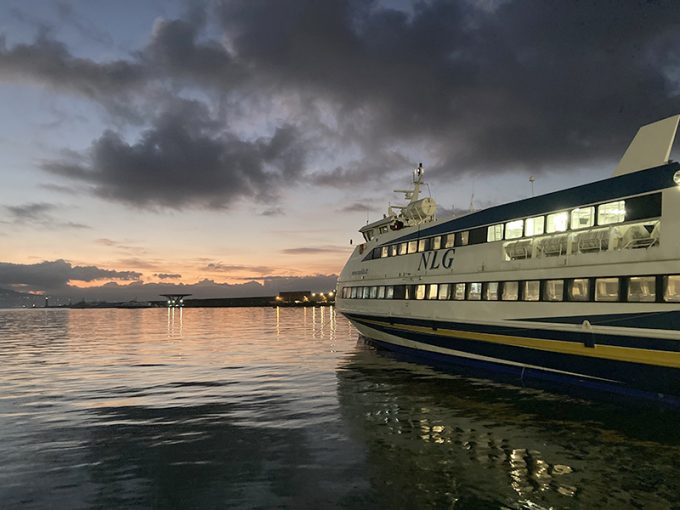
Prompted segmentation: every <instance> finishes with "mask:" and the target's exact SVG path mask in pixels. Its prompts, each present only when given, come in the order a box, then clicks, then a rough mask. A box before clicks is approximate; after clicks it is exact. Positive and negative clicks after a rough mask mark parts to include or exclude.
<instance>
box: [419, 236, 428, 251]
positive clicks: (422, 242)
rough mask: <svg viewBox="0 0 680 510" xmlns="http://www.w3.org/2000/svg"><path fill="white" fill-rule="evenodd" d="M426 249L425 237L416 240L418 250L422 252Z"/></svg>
mask: <svg viewBox="0 0 680 510" xmlns="http://www.w3.org/2000/svg"><path fill="white" fill-rule="evenodd" d="M425 250H427V239H420V240H418V251H419V252H423V251H425Z"/></svg>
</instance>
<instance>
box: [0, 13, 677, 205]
mask: <svg viewBox="0 0 680 510" xmlns="http://www.w3.org/2000/svg"><path fill="white" fill-rule="evenodd" d="M209 5H210V7H209V8H208V10H207V11H204V10H203V9H202V8H201V7H195V8H194V9H193V10H192V11H191V14H188V15H186V16H184V17H181V18H179V19H172V20H167V19H161V20H158V21H157V22H156V23H155V25H154V26H153V28H150V37H149V41H148V42H147V43H146V44H145V45H143V46H142V47H140V48H139V50H138V51H137V52H135V53H134V54H132V55H130V56H129V57H126V58H122V59H119V60H114V61H108V62H97V61H94V60H90V59H85V58H80V57H78V56H76V55H75V54H72V53H71V52H70V51H69V50H68V49H67V48H66V47H65V46H64V45H63V44H61V43H59V42H58V41H54V40H52V39H50V38H49V37H48V36H46V35H44V34H43V35H40V36H39V37H38V38H37V39H36V40H35V41H34V42H33V43H31V44H17V45H14V46H9V45H7V44H5V43H0V73H1V74H0V76H2V77H11V78H13V79H17V78H23V79H29V80H33V81H36V82H39V83H43V84H47V85H49V86H52V87H54V88H57V89H60V90H66V91H69V92H74V93H78V94H80V95H82V96H84V97H87V98H90V99H92V100H94V101H96V102H98V103H101V104H102V105H103V106H104V107H106V108H107V109H108V110H109V111H111V112H114V113H116V114H117V115H119V116H120V117H122V118H124V119H127V120H128V121H130V122H133V121H134V122H141V123H144V124H145V127H146V130H145V131H144V133H143V135H142V136H141V138H139V139H138V140H137V141H134V142H130V141H126V140H124V139H123V137H122V136H121V135H120V134H117V133H116V132H113V131H107V132H105V133H104V134H102V135H101V136H100V137H99V138H97V139H96V140H95V141H94V142H93V144H92V148H91V151H90V155H89V160H88V161H87V162H86V163H84V164H83V163H80V164H73V163H71V162H69V163H67V162H65V161H61V160H59V161H52V162H49V163H47V164H46V165H45V168H46V169H48V170H49V171H51V172H52V173H53V174H57V175H60V176H62V177H66V178H68V179H71V180H74V181H80V182H81V183H86V184H89V185H91V186H92V187H93V188H94V190H95V191H96V192H97V193H98V194H99V195H100V196H103V197H107V198H110V199H113V200H119V201H123V202H127V203H133V204H136V205H139V206H145V207H154V206H159V205H160V206H167V205H172V206H180V207H181V206H199V207H206V206H207V207H213V208H215V207H224V206H228V205H229V204H230V203H232V202H233V201H234V200H235V199H236V198H238V197H249V198H254V199H259V200H270V199H271V197H273V196H276V192H275V190H276V188H278V187H282V186H289V185H295V183H296V182H298V179H297V177H299V176H300V175H301V174H302V173H303V172H306V174H307V175H308V176H309V177H310V180H311V182H312V183H314V184H317V185H325V186H331V187H345V186H347V187H355V186H356V183H357V182H365V181H366V180H367V177H370V178H371V180H372V183H373V184H377V183H381V182H383V181H384V177H385V175H386V174H388V173H389V172H392V171H395V170H397V171H400V172H402V171H403V170H404V169H405V168H408V166H410V165H412V164H415V163H417V162H418V161H421V160H423V162H424V163H425V164H426V166H427V167H429V168H430V169H431V170H432V172H431V174H430V175H434V176H435V177H438V178H440V179H444V178H447V177H450V176H451V175H452V174H460V173H464V172H467V171H475V172H487V173H501V172H504V171H508V170H516V169H524V168H531V170H532V171H533V172H538V171H541V170H542V169H544V170H545V169H547V170H551V169H552V170H554V171H557V170H558V169H564V168H569V167H576V166H579V165H580V166H583V165H587V164H590V163H593V162H595V161H599V160H606V161H608V162H609V163H610V164H611V165H612V166H613V165H614V164H615V163H616V161H617V158H618V157H620V156H621V154H622V153H623V151H624V149H625V147H626V144H627V143H628V141H629V140H630V139H631V138H632V136H633V135H634V134H635V130H636V129H637V128H638V127H639V126H640V125H641V124H643V123H646V122H650V121H653V120H657V119H660V118H663V117H666V116H669V115H672V114H674V113H677V112H680V45H678V44H677V42H676V40H677V27H678V25H679V24H680V9H678V7H677V3H676V2H672V1H656V2H637V1H628V2H619V1H613V0H609V1H602V2H563V1H558V0H527V1H511V0H510V1H504V2H472V1H466V0H458V1H448V0H447V1H444V0H432V1H422V2H415V3H413V4H412V5H410V6H409V7H408V8H407V9H405V10H397V9H392V8H389V7H386V5H390V3H389V2H382V3H381V2H377V1H374V2H365V1H356V0H328V1H324V2H318V1H315V0H297V1H295V2H293V1H291V2H280V1H278V0H223V1H219V0H215V1H214V2H211V3H209ZM64 12H66V14H67V15H68V16H72V14H73V13H72V12H70V11H68V9H67V10H66V11H64ZM206 19H211V20H217V23H219V25H220V27H221V30H222V33H221V34H215V28H216V27H215V26H209V25H208V24H206ZM76 53H77V52H76ZM182 94H184V95H185V96H186V95H187V94H189V95H191V97H201V100H202V101H205V102H206V104H207V106H206V107H205V108H203V110H204V111H203V112H202V113H201V114H197V113H195V111H196V110H201V108H200V107H195V106H194V107H185V106H181V105H182V104H185V103H186V101H185V100H180V99H179V97H180V96H182ZM269 102H271V103H273V104H276V105H278V106H277V108H276V109H273V110H271V111H270V110H268V109H267V105H269V104H270V103H269ZM178 105H180V106H178ZM263 105H264V106H263ZM281 105H283V106H281ZM183 109H186V110H187V111H189V113H188V115H186V116H185V115H184V114H179V115H178V113H177V111H178V110H183ZM192 109H193V110H195V111H194V113H192V112H191V110H192ZM263 111H264V112H265V113H264V115H265V116H267V122H265V123H262V122H260V121H261V119H258V121H257V122H256V121H253V123H254V124H253V126H252V129H254V130H256V131H258V132H259V133H260V136H261V138H259V139H257V135H256V136H249V137H248V138H247V139H245V138H244V137H243V135H237V134H236V133H235V131H234V130H233V129H232V127H231V126H230V124H229V122H230V118H231V117H232V116H234V115H241V117H243V116H244V115H245V117H248V114H249V113H251V112H253V117H254V118H255V117H257V115H255V113H254V112H257V113H259V114H262V112H263ZM149 119H151V120H149ZM205 119H209V120H205ZM274 119H276V124H275V125H278V126H279V129H278V130H276V131H275V130H274V129H272V121H273V120H274ZM264 124H266V125H267V126H268V127H267V133H266V134H265V133H264V131H263V129H264V128H259V129H258V128H256V127H255V126H256V125H264ZM272 133H274V134H272ZM302 141H304V143H302ZM302 147H304V149H303V148H302ZM320 148H321V149H323V150H325V151H326V152H327V153H329V154H340V155H341V156H342V157H341V158H340V159H343V161H341V162H337V161H334V162H333V164H332V166H330V165H331V164H330V163H327V162H326V160H325V159H324V158H322V157H319V158H318V161H315V164H314V165H313V166H312V165H310V166H309V167H306V164H307V163H309V159H310V158H308V157H305V155H309V154H317V155H318V153H317V152H316V151H318V150H319V149H320ZM349 154H351V156H349ZM348 160H350V161H348Z"/></svg>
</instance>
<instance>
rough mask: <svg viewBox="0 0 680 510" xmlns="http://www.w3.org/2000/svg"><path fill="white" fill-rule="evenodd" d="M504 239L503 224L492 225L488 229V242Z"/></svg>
mask: <svg viewBox="0 0 680 510" xmlns="http://www.w3.org/2000/svg"><path fill="white" fill-rule="evenodd" d="M502 239H503V224H502V223H499V224H498V225H491V226H490V227H489V228H488V230H487V231H486V240H487V241H488V242H492V241H501V240H502Z"/></svg>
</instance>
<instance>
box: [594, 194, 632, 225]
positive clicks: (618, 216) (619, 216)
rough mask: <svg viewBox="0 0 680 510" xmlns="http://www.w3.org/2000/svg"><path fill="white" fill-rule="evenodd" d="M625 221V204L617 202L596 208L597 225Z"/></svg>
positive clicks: (620, 201)
mask: <svg viewBox="0 0 680 510" xmlns="http://www.w3.org/2000/svg"><path fill="white" fill-rule="evenodd" d="M625 219H626V202H625V200H618V201H616V202H609V203H608V204H600V205H598V206H597V224H598V225H609V224H611V223H621V222H622V221H623V220H625Z"/></svg>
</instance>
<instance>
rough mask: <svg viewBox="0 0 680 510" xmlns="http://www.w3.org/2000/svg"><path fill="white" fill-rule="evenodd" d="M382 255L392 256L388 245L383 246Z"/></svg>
mask: <svg viewBox="0 0 680 510" xmlns="http://www.w3.org/2000/svg"><path fill="white" fill-rule="evenodd" d="M380 256H381V257H382V258H385V257H389V256H390V250H389V248H388V247H387V246H383V247H382V248H381V252H380Z"/></svg>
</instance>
